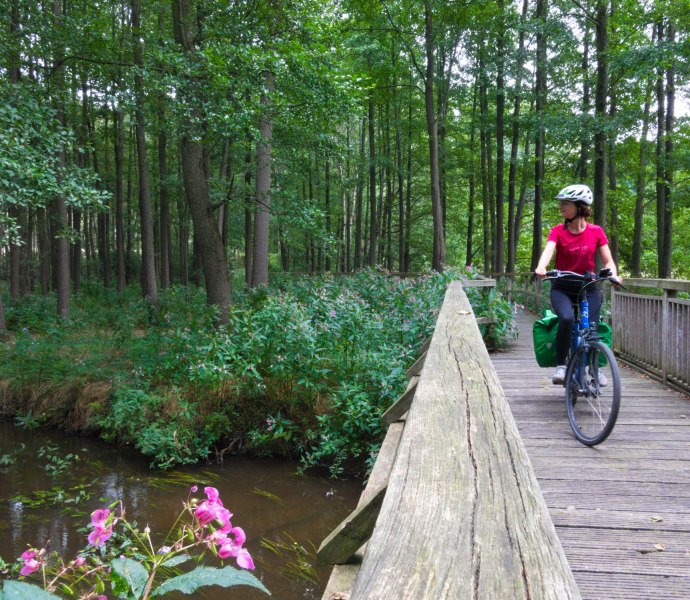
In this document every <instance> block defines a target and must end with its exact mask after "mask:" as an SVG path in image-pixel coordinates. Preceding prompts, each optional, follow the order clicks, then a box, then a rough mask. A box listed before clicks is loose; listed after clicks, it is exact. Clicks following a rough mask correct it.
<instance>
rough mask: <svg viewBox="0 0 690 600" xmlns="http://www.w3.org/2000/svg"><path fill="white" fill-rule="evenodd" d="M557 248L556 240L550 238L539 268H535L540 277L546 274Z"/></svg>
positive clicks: (542, 254)
mask: <svg viewBox="0 0 690 600" xmlns="http://www.w3.org/2000/svg"><path fill="white" fill-rule="evenodd" d="M555 249H556V242H554V241H553V240H549V241H548V242H546V247H545V248H544V252H542V253H541V257H540V258H539V264H537V268H536V269H534V272H535V273H536V274H537V275H539V277H544V276H545V275H546V267H548V266H549V263H550V262H551V259H552V258H553V253H554V250H555ZM610 254H611V253H610V252H609V256H610Z"/></svg>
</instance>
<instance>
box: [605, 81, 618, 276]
mask: <svg viewBox="0 0 690 600" xmlns="http://www.w3.org/2000/svg"><path fill="white" fill-rule="evenodd" d="M610 94H611V105H610V107H609V116H610V117H611V123H612V124H615V122H616V112H617V110H618V105H617V96H616V89H615V87H613V86H612V87H611V92H610ZM617 141H618V140H617V134H616V129H612V131H611V132H610V134H609V139H608V143H607V146H608V161H607V163H608V165H607V169H608V179H609V190H611V192H612V196H613V198H612V201H611V202H609V206H610V208H611V226H610V227H609V230H608V232H607V236H608V239H609V245H610V246H611V255H612V256H613V260H614V261H615V262H616V264H617V263H618V205H617V202H618V199H617V197H616V189H617V187H618V174H617V172H616V143H617Z"/></svg>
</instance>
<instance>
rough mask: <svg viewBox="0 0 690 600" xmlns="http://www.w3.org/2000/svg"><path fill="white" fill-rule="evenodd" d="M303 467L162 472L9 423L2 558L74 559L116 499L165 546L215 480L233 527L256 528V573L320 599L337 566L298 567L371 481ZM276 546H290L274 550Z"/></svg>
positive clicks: (77, 440)
mask: <svg viewBox="0 0 690 600" xmlns="http://www.w3.org/2000/svg"><path fill="white" fill-rule="evenodd" d="M298 466H299V464H298V463H297V462H295V461H287V460H276V459H257V458H246V457H241V456H230V457H226V458H225V461H224V463H223V464H203V465H195V466H189V467H184V468H178V469H175V470H169V471H153V470H151V469H149V466H148V463H147V461H146V460H145V459H144V458H142V457H141V456H140V455H138V454H136V453H135V452H134V451H132V450H131V449H129V448H116V447H114V446H111V445H108V444H106V443H104V442H102V441H101V440H99V439H96V438H84V437H77V436H66V435H65V434H64V433H62V432H59V431H46V430H42V429H35V430H25V429H22V428H19V427H16V426H15V425H14V424H13V423H11V422H7V421H0V557H2V558H3V559H4V560H5V561H6V562H8V563H9V562H13V561H14V560H15V559H16V558H17V557H18V556H19V555H20V554H21V553H22V552H23V551H24V550H26V548H27V545H31V546H35V547H42V546H46V544H48V545H47V548H48V551H53V550H56V551H57V552H58V553H59V555H60V556H62V557H63V558H64V559H65V560H70V559H72V558H74V556H75V555H76V553H77V552H78V551H79V550H81V549H82V548H84V546H85V545H86V533H85V532H84V531H81V532H80V531H78V529H79V528H84V527H85V526H86V525H87V524H88V523H89V515H90V514H91V512H92V511H93V510H95V509H97V508H103V507H105V506H106V505H107V504H109V503H110V502H112V501H114V500H121V501H122V505H123V507H124V508H125V510H126V512H127V518H128V520H129V521H136V522H137V523H138V525H139V526H140V528H143V526H144V525H148V526H149V527H150V529H151V536H152V538H153V539H154V541H156V536H157V535H158V536H159V537H160V543H161V544H162V542H163V540H162V537H163V536H164V535H165V533H166V532H167V531H168V530H169V528H170V527H171V526H172V524H173V523H174V521H175V519H176V518H177V516H178V515H179V513H180V510H181V508H182V502H183V501H184V500H186V498H187V497H188V494H189V490H190V487H191V486H193V485H197V486H199V492H198V493H197V494H195V495H196V496H197V497H199V498H205V496H204V495H203V493H202V491H203V487H204V486H207V485H208V486H213V487H216V488H217V489H218V490H219V492H220V497H221V499H222V500H223V502H224V504H225V507H226V508H228V509H229V510H230V511H231V512H232V513H233V514H234V516H233V518H232V522H233V525H235V526H239V527H242V528H243V529H244V531H245V533H246V534H247V542H246V544H245V547H246V548H247V549H248V550H249V552H250V553H251V555H252V557H253V559H254V563H255V565H256V569H255V570H254V571H253V573H254V575H255V576H256V577H257V578H258V579H260V580H261V581H262V582H263V584H264V585H265V586H266V587H267V588H268V589H269V591H270V592H271V594H272V596H271V597H272V598H276V599H286V600H291V599H301V598H304V599H309V600H311V599H319V598H321V595H322V593H323V590H324V588H325V585H326V582H327V580H328V576H329V573H330V568H315V569H314V572H315V574H316V578H314V577H313V576H309V577H302V576H301V575H300V574H301V573H302V572H303V571H302V570H300V569H294V568H293V566H292V565H293V563H294V561H295V559H296V558H298V557H301V558H302V559H306V560H307V561H308V562H309V563H311V564H312V565H314V564H315V560H314V557H313V555H314V554H315V552H316V550H315V548H318V546H319V544H320V543H321V541H322V540H323V539H324V538H325V537H326V536H327V535H328V534H329V533H330V532H331V530H332V529H334V528H335V526H336V525H338V524H339V523H340V522H341V521H342V520H343V518H345V517H346V516H347V514H348V513H349V512H350V511H351V510H352V509H353V508H354V507H355V505H356V504H357V500H358V498H359V495H360V493H361V491H362V483H361V481H358V480H333V479H328V477H327V473H326V472H324V473H322V474H320V475H321V476H314V475H313V474H311V475H302V476H298V475H296V474H295V471H296V469H297V467H298ZM276 545H280V546H282V547H283V550H282V551H279V552H275V551H272V550H271V549H270V548H269V546H273V547H275V546H276ZM300 548H303V549H304V550H305V551H306V552H303V551H302V550H300ZM209 564H211V563H209ZM233 564H234V563H233ZM215 566H219V565H215ZM208 589H209V590H213V592H215V593H211V592H207V593H205V594H203V595H202V594H201V593H196V594H194V597H195V598H202V597H208V598H211V597H213V598H217V597H218V594H217V592H218V591H219V590H220V588H208ZM180 597H185V598H188V597H190V596H180ZM222 597H223V598H242V599H254V598H267V596H266V595H265V594H263V593H261V592H259V591H258V590H253V589H251V588H248V587H235V588H230V589H225V590H223V591H222Z"/></svg>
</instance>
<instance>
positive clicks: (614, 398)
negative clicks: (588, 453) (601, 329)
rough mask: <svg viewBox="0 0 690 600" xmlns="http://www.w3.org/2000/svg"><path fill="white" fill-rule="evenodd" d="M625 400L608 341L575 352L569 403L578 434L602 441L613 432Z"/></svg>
mask: <svg viewBox="0 0 690 600" xmlns="http://www.w3.org/2000/svg"><path fill="white" fill-rule="evenodd" d="M620 403H621V378H620V372H619V370H618V363H617V362H616V358H615V356H614V355H613V352H612V351H611V349H610V348H609V347H608V346H607V345H606V344H604V343H602V342H598V341H592V342H590V343H589V350H580V351H577V352H575V354H573V356H572V357H571V359H570V362H569V363H568V369H567V372H566V382H565V404H566V409H567V411H568V420H569V421H570V426H571V427H572V429H573V433H574V434H575V437H576V438H577V439H578V440H580V441H581V442H582V443H583V444H586V445H587V446H596V445H597V444H601V442H603V441H604V440H605V439H606V438H607V437H608V436H609V435H610V433H611V431H612V430H613V427H614V425H615V424H616V419H618V410H619V408H620Z"/></svg>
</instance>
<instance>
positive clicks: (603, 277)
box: [544, 269, 625, 289]
mask: <svg viewBox="0 0 690 600" xmlns="http://www.w3.org/2000/svg"><path fill="white" fill-rule="evenodd" d="M561 277H568V278H570V279H579V280H580V281H588V282H590V283H594V282H599V281H608V282H609V283H611V284H612V285H617V286H620V287H622V288H623V289H625V286H624V285H623V284H622V283H620V282H619V281H618V278H617V277H613V276H612V275H611V270H610V269H602V270H601V271H599V273H598V274H595V273H589V272H588V273H585V274H584V275H583V274H581V273H575V272H574V271H559V270H558V269H553V270H552V271H547V272H546V275H545V276H544V279H558V278H561Z"/></svg>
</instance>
